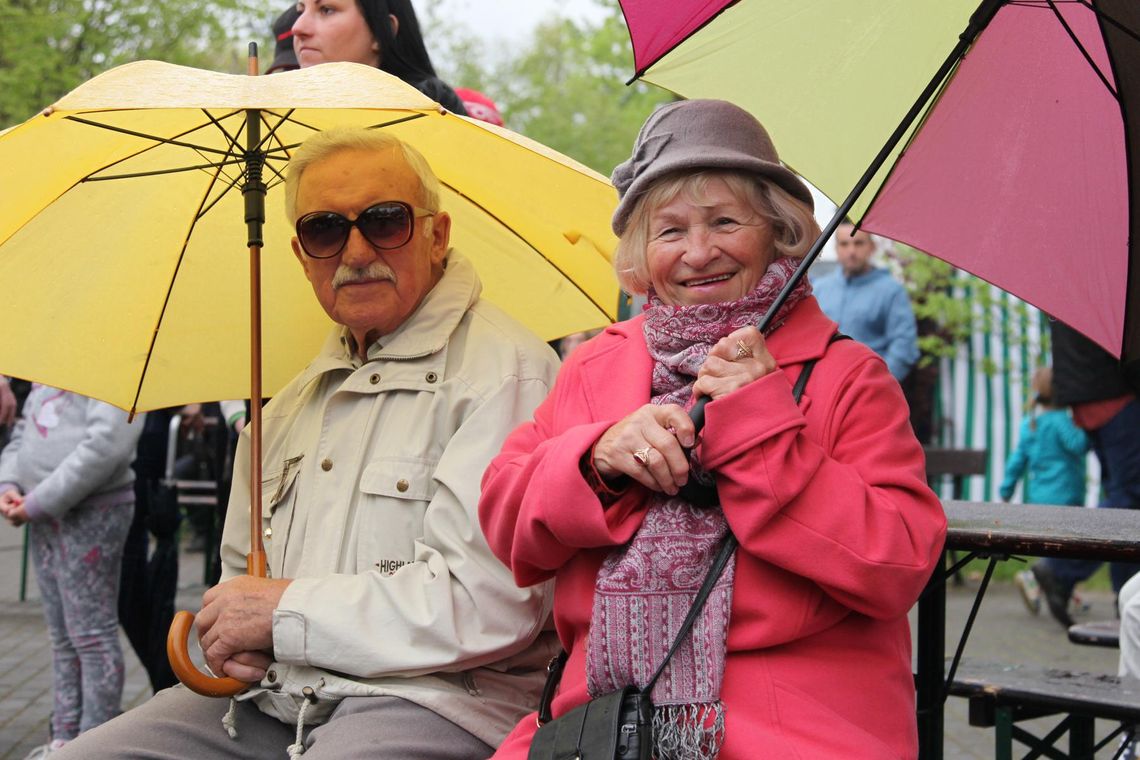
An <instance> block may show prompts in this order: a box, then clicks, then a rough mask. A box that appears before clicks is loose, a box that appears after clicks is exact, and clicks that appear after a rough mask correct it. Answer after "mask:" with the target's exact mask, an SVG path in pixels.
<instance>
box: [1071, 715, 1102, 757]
mask: <svg viewBox="0 0 1140 760" xmlns="http://www.w3.org/2000/svg"><path fill="white" fill-rule="evenodd" d="M1070 721H1071V722H1070V723H1069V757H1071V758H1073V760H1093V758H1094V757H1095V754H1096V731H1095V727H1094V724H1095V722H1096V720H1095V719H1094V718H1090V717H1088V716H1086V715H1073V716H1070Z"/></svg>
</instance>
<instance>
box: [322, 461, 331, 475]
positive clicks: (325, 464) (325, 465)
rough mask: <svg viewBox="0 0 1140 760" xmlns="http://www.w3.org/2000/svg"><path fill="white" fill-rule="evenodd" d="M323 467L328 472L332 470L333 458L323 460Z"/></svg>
mask: <svg viewBox="0 0 1140 760" xmlns="http://www.w3.org/2000/svg"><path fill="white" fill-rule="evenodd" d="M321 469H322V470H324V471H325V472H328V471H329V470H331V469H332V460H331V459H326V460H324V461H323V462H321Z"/></svg>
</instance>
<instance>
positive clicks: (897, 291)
mask: <svg viewBox="0 0 1140 760" xmlns="http://www.w3.org/2000/svg"><path fill="white" fill-rule="evenodd" d="M896 285H897V283H896ZM893 290H894V293H893V294H892V295H891V297H890V301H889V306H888V310H887V352H886V355H885V356H884V357H883V358H884V359H886V362H887V367H889V368H890V370H891V375H893V376H894V378H895V379H896V380H898V381H899V382H902V381H903V379H905V378H906V376H907V375H908V374H910V370H911V368H913V367H914V364H915V362H917V361H918V328H917V326H916V324H915V321H914V310H913V309H912V308H911V305H910V296H909V295H907V292H906V289H905V288H903V287H902V286H901V285H897V287H895V288H894V289H893Z"/></svg>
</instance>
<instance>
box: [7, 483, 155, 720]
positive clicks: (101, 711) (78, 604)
mask: <svg viewBox="0 0 1140 760" xmlns="http://www.w3.org/2000/svg"><path fill="white" fill-rule="evenodd" d="M127 498H131V497H127ZM133 513H134V503H133V502H132V501H127V502H126V503H124V502H123V500H122V499H120V500H117V501H116V500H108V499H107V498H106V497H105V496H104V497H102V498H101V499H93V500H90V501H85V502H82V503H80V504H79V505H77V506H76V507H74V508H73V509H71V510H70V511H69V512H67V514H65V515H64V516H63V517H62V518H61V519H59V520H48V521H41V522H33V523H29V534H30V536H31V547H32V557H33V560H34V562H35V567H36V579H37V581H38V583H39V587H40V594H41V595H42V596H43V603H44V617H45V618H46V620H47V626H48V634H49V636H50V637H51V648H52V697H53V701H54V712H53V713H52V719H51V731H52V738H53V739H74V738H75V737H76V736H78V735H79V734H80V733H81V732H83V731H86V730H87V729H89V728H93V727H94V726H97V725H99V724H100V723H104V722H106V721H108V720H110V719H111V718H113V717H115V716H116V715H118V714H119V712H120V703H121V702H122V697H123V651H122V649H121V648H120V646H119V615H118V610H117V607H116V605H117V601H118V595H119V572H120V562H121V561H122V557H123V544H124V543H125V542H126V540H127V530H128V529H129V528H130V525H131V515H132V514H133Z"/></svg>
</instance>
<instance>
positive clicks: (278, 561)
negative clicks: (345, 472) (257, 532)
mask: <svg viewBox="0 0 1140 760" xmlns="http://www.w3.org/2000/svg"><path fill="white" fill-rule="evenodd" d="M304 457H305V455H304V454H298V455H297V456H295V457H289V458H288V459H286V460H285V461H284V462H283V463H282V465H281V469H280V470H279V471H276V472H274V473H272V474H270V475H268V476H266V477H263V478H262V479H261V538H262V541H263V542H264V543H265V553H266V555H267V557H268V558H269V567H270V574H271V575H280V574H281V572H282V568H284V566H285V552H286V549H287V547H288V544H289V532H290V530H291V529H292V527H293V515H294V511H295V510H294V509H293V506H294V503H295V502H296V500H297V487H296V486H297V474H298V473H299V472H300V471H301V460H302V459H304Z"/></svg>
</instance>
